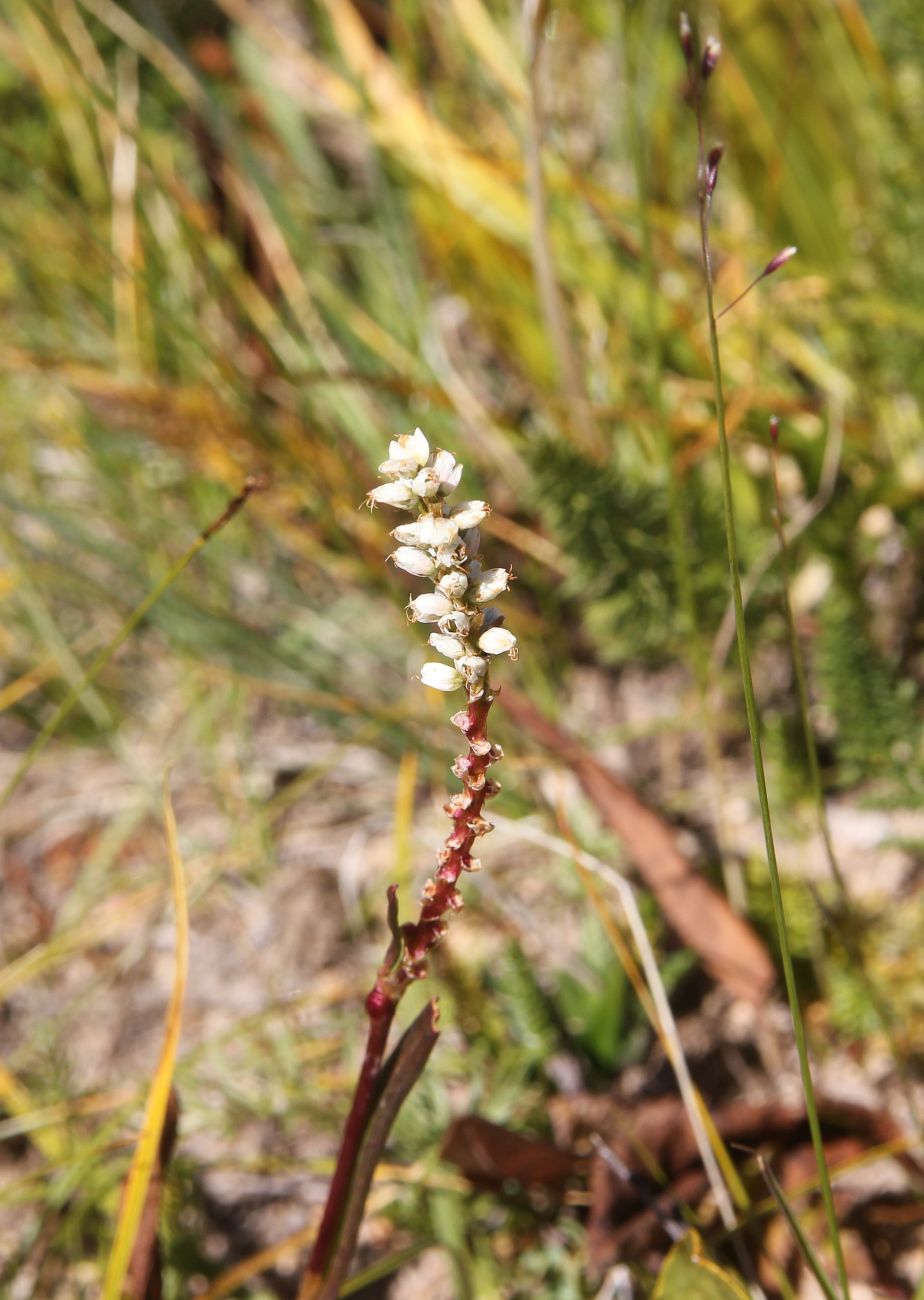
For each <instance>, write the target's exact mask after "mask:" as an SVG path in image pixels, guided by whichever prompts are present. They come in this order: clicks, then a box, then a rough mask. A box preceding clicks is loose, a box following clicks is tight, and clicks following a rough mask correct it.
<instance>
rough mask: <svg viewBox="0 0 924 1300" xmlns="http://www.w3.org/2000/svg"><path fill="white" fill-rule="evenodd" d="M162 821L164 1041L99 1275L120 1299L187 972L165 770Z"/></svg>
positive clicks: (160, 1120) (172, 1060)
mask: <svg viewBox="0 0 924 1300" xmlns="http://www.w3.org/2000/svg"><path fill="white" fill-rule="evenodd" d="M164 823H165V826H166V830H167V853H168V856H169V859H170V882H171V885H172V887H173V906H174V911H175V913H176V955H175V958H174V965H173V993H172V995H171V998H170V1005H169V1007H168V1008H167V1019H166V1023H165V1027H164V1044H163V1047H162V1048H161V1053H160V1060H159V1061H158V1063H157V1069H156V1071H155V1072H154V1078H153V1079H152V1080H151V1087H150V1090H149V1091H148V1099H147V1103H146V1105H145V1109H144V1122H143V1124H142V1128H141V1136H140V1137H139V1139H138V1145H137V1146H136V1148H135V1154H134V1156H133V1157H132V1163H131V1168H130V1169H129V1171H128V1180H127V1181H126V1184H125V1193H124V1195H123V1197H122V1204H121V1207H120V1209H119V1219H118V1223H117V1225H116V1235H115V1241H114V1242H113V1244H112V1250H111V1252H110V1255H109V1261H108V1263H107V1266H106V1276H105V1278H104V1279H103V1300H120V1298H121V1296H122V1293H123V1288H124V1286H125V1278H126V1276H127V1274H128V1266H129V1263H130V1261H131V1257H132V1250H133V1248H134V1245H135V1237H136V1236H137V1234H138V1227H139V1224H140V1222H141V1214H142V1211H143V1209H144V1202H145V1197H146V1196H147V1191H148V1184H149V1183H150V1181H151V1173H152V1171H153V1169H154V1164H155V1161H156V1160H157V1151H158V1147H159V1146H160V1138H161V1133H162V1131H163V1127H164V1117H165V1115H166V1113H167V1101H168V1099H169V1097H170V1089H171V1087H172V1084H173V1070H174V1066H175V1064H176V1054H177V1048H178V1046H179V1041H180V1020H181V1016H182V1012H183V997H184V994H185V992H186V977H187V973H188V970H189V913H188V911H187V906H186V881H185V878H184V875H183V863H182V861H181V859H180V850H179V845H178V843H177V833H176V819H175V817H174V815H173V805H172V804H171V802H170V787H169V773H166V774H165V775H164Z"/></svg>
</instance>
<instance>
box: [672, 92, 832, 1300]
mask: <svg viewBox="0 0 924 1300" xmlns="http://www.w3.org/2000/svg"><path fill="white" fill-rule="evenodd" d="M694 102H695V108H696V123H697V137H698V140H699V227H700V244H701V251H702V262H703V282H704V286H705V291H706V307H707V315H708V322H709V353H710V357H711V361H712V375H713V384H714V393H715V411H716V427H717V433H718V443H719V465H720V469H721V477H722V513H723V517H724V523H725V539H726V544H727V547H728V567H729V572H730V575H731V585H732V599H733V601H734V606H735V630H736V633H737V638H738V655H739V658H740V661H741V680H742V685H743V688H744V704H745V711H746V713H747V720H748V733H749V735H750V740H751V751H752V754H753V759H754V776H755V779H756V782H757V796H758V800H759V802H760V817H761V822H762V825H763V832H764V843H765V845H766V849H767V866H768V868H769V873H770V892H771V896H772V899H773V916H774V921H775V923H776V931H777V938H778V941H779V945H780V958H781V960H782V964H783V975H784V978H785V981H786V996H787V998H788V1000H789V1009H790V1013H791V1015H792V1024H793V1032H794V1034H795V1040H796V1050H797V1052H798V1056H799V1070H800V1073H801V1076H802V1088H803V1092H804V1094H805V1110H806V1114H807V1116H808V1122H809V1129H810V1131H811V1135H812V1146H813V1148H814V1151H815V1159H816V1162H817V1164H818V1180H819V1185H820V1188H821V1197H822V1201H823V1203H824V1209H825V1217H826V1219H827V1222H828V1232H829V1234H830V1237H831V1248H832V1250H833V1252H834V1259H835V1263H836V1265H837V1273H838V1279H839V1282H840V1288H841V1293H842V1295H843V1297H844V1300H850V1285H849V1282H848V1280H847V1266H846V1263H845V1260H844V1251H843V1247H842V1245H841V1238H840V1231H839V1229H838V1223H837V1214H836V1212H835V1208H834V1193H833V1191H832V1189H831V1177H830V1174H829V1172H828V1165H827V1161H826V1159H825V1149H824V1139H823V1138H822V1134H821V1123H820V1121H819V1118H818V1108H817V1106H816V1103H815V1088H814V1085H813V1083H812V1070H811V1066H810V1064H809V1057H808V1044H807V1041H806V1036H805V1025H804V1023H803V1020H802V1011H801V1008H800V1006H799V992H798V989H797V987H796V976H795V971H794V969H793V962H792V953H791V951H790V947H789V932H788V929H787V924H786V910H785V908H784V906H783V890H782V885H781V882H780V872H779V867H778V865H777V858H776V846H775V844H774V839H773V823H772V820H771V816H770V800H769V797H768V794H767V781H766V777H765V774H764V758H763V751H762V749H761V743H760V730H759V727H760V724H759V719H758V715H757V701H756V698H755V695H754V681H753V677H752V674H751V658H750V653H749V650H748V638H747V628H746V626H745V622H744V602H743V600H742V597H741V571H740V567H739V563H738V540H737V534H736V529H735V510H734V498H733V495H732V482H731V459H730V456H729V450H728V434H727V430H726V424H725V391H724V388H723V384H722V362H721V356H720V353H719V332H718V327H717V325H716V316H715V302H714V296H713V277H712V252H711V248H710V243H709V212H710V206H711V193H710V186H709V180H708V177H707V174H706V154H705V148H704V144H703V119H702V96H701V91H700V87H699V84H698V83H697V84H696V87H695V94H694Z"/></svg>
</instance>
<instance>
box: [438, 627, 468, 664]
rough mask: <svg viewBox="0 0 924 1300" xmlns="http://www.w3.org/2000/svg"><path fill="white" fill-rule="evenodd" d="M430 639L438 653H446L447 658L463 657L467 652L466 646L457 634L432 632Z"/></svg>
mask: <svg viewBox="0 0 924 1300" xmlns="http://www.w3.org/2000/svg"><path fill="white" fill-rule="evenodd" d="M429 639H430V644H431V645H432V646H433V649H434V650H435V651H436V653H437V654H440V655H445V656H446V658H447V659H461V658H462V656H463V655H464V654H465V646H464V645H463V644H462V642H461V641H460V640H459V638H458V637H457V636H446V634H445V633H443V632H431V633H430V638H429Z"/></svg>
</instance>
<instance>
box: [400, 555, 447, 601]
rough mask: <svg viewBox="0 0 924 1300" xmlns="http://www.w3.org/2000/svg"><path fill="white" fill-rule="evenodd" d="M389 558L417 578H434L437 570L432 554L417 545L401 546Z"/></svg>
mask: <svg viewBox="0 0 924 1300" xmlns="http://www.w3.org/2000/svg"><path fill="white" fill-rule="evenodd" d="M388 558H389V559H390V560H393V561H394V563H395V566H396V568H399V569H403V570H404V572H405V573H413V574H414V576H415V578H432V577H433V575H434V573H435V572H436V565H435V564H434V562H433V560H431V559H430V556H429V555H428V554H427V553H426V551H418V549H417V547H416V546H399V547H398V549H397V550H396V551H394V552H393V553H392V554H391V555H390V556H389V557H388ZM447 594H448V593H447Z"/></svg>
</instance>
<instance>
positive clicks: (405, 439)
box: [388, 429, 430, 468]
mask: <svg viewBox="0 0 924 1300" xmlns="http://www.w3.org/2000/svg"><path fill="white" fill-rule="evenodd" d="M388 459H389V460H413V461H414V463H415V465H416V466H417V467H418V468H419V467H420V466H421V465H426V463H427V461H428V460H429V459H430V444H429V443H428V442H427V440H426V438H425V437H424V435H423V433H422V432H421V431H420V429H415V430H414V432H413V433H403V434H402V435H401V437H400V438H395V439H394V441H392V442H390V443H389V444H388Z"/></svg>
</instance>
